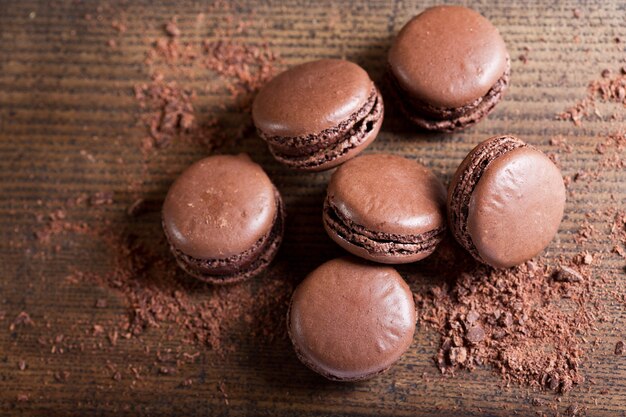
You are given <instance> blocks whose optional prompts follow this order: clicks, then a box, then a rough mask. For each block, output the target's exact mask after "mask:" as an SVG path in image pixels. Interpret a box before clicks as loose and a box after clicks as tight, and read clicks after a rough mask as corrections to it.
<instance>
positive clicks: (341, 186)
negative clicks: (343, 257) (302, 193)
mask: <svg viewBox="0 0 626 417" xmlns="http://www.w3.org/2000/svg"><path fill="white" fill-rule="evenodd" d="M445 210H446V190H445V187H444V186H443V184H442V183H441V181H440V180H439V179H438V178H437V177H436V176H435V175H434V174H433V173H432V172H430V170H428V168H426V167H425V166H423V165H421V164H419V163H417V162H415V161H413V160H410V159H406V158H403V157H401V156H395V155H387V154H369V155H364V156H359V157H357V158H354V159H352V160H350V161H348V162H346V163H345V164H343V165H342V166H340V167H339V168H338V169H337V171H335V172H334V173H333V175H332V177H331V179H330V183H329V184H328V190H327V194H326V199H325V201H324V210H323V221H324V228H325V229H326V232H327V233H328V235H329V236H330V237H331V238H332V239H333V240H334V241H335V242H337V243H338V244H339V245H340V246H341V247H343V248H344V249H346V250H347V251H348V252H350V253H352V254H354V255H357V256H360V257H361V258H365V259H368V260H371V261H376V262H381V263H388V264H400V263H408V262H415V261H418V260H420V259H423V258H425V257H426V256H428V255H430V254H431V253H433V251H434V250H435V248H436V247H437V245H438V244H439V242H440V241H441V240H442V239H443V236H444V233H445V229H446V220H445V219H446V216H445Z"/></svg>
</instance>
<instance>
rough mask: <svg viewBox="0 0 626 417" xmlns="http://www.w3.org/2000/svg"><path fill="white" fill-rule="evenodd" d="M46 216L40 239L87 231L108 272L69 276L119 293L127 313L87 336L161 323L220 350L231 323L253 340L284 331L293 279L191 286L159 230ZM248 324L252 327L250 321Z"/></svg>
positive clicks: (127, 333) (128, 332)
mask: <svg viewBox="0 0 626 417" xmlns="http://www.w3.org/2000/svg"><path fill="white" fill-rule="evenodd" d="M48 217H49V218H50V220H49V224H47V225H44V230H45V231H46V232H45V233H44V234H45V236H46V240H45V241H44V242H43V243H44V244H53V243H52V241H53V240H54V238H55V236H56V235H60V237H62V238H63V239H70V238H72V236H76V235H87V236H90V237H92V238H94V239H97V240H99V241H101V242H102V244H104V245H105V247H106V248H107V253H109V254H110V256H111V259H110V263H111V265H112V270H111V271H110V272H109V273H106V274H102V273H94V272H89V271H81V270H77V269H74V270H73V271H72V277H73V282H77V283H78V282H90V283H95V284H97V285H100V286H102V287H106V288H111V289H113V290H116V291H118V292H121V293H122V294H123V295H124V296H125V298H126V300H127V302H128V305H129V316H128V317H127V318H126V319H125V320H122V321H120V324H119V325H118V326H117V327H116V328H110V329H107V328H105V326H103V325H101V324H98V323H94V324H92V331H91V334H92V335H93V336H98V335H106V337H107V339H108V341H109V343H110V345H111V346H115V345H116V344H117V343H118V339H119V338H120V337H123V338H130V337H133V336H138V335H140V334H142V333H143V332H144V331H145V330H147V329H149V328H153V327H163V326H166V325H169V326H174V327H175V328H177V329H180V330H181V331H182V332H183V333H184V334H185V335H186V336H185V339H184V341H185V342H186V343H199V344H202V345H206V346H208V347H210V348H212V349H213V350H215V351H216V352H218V353H220V354H224V353H226V352H228V351H232V350H234V345H232V344H225V343H226V342H228V339H229V338H231V336H232V332H233V331H234V330H233V329H234V328H235V327H236V326H237V323H238V322H239V323H243V324H244V325H246V326H250V327H251V328H250V329H248V330H247V331H246V334H249V335H250V336H251V337H254V338H255V339H256V340H257V343H258V342H259V341H263V340H264V341H272V340H275V339H277V338H284V337H285V329H284V326H285V324H284V315H285V312H286V308H287V303H288V299H289V296H290V295H291V291H292V288H293V283H292V282H289V281H286V280H284V278H282V277H278V276H275V275H271V274H266V275H265V276H263V277H262V278H260V279H259V280H258V282H256V285H253V283H249V284H248V285H238V286H233V287H212V286H207V285H204V284H198V283H197V282H196V281H195V280H191V279H190V278H188V277H187V276H186V275H184V274H183V273H181V272H180V271H179V269H178V267H177V266H176V264H175V261H174V260H173V259H172V257H171V256H170V254H169V249H168V247H167V243H166V241H165V239H164V238H163V237H162V235H161V234H160V233H159V234H158V236H157V237H154V238H146V239H142V238H140V237H139V236H137V235H136V234H134V233H132V232H131V231H129V230H124V229H123V230H118V229H116V228H114V227H112V226H111V225H110V224H108V223H107V222H106V221H103V222H102V224H101V225H99V226H91V227H82V226H80V227H79V226H76V225H74V224H73V223H72V222H71V221H69V220H68V219H67V218H66V216H65V215H64V216H63V219H64V220H63V224H62V226H58V225H57V223H58V220H57V218H56V216H48ZM157 232H158V231H157ZM100 305H102V303H101V302H100ZM96 307H98V302H97V304H96ZM25 314H26V313H23V314H22V315H20V317H23V318H22V319H21V322H28V320H29V319H30V318H28V319H26V317H28V316H27V315H26V316H24V315H25ZM255 323H258V324H259V325H257V326H254V324H255ZM261 323H262V325H260V324H261Z"/></svg>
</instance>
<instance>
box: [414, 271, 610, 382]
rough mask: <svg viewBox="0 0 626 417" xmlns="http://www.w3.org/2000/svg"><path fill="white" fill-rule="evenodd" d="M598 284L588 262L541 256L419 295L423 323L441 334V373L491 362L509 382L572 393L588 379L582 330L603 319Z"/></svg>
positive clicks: (438, 359) (459, 278)
mask: <svg viewBox="0 0 626 417" xmlns="http://www.w3.org/2000/svg"><path fill="white" fill-rule="evenodd" d="M593 285H594V284H593V280H592V279H591V275H590V272H589V270H588V267H586V266H583V267H581V266H576V265H573V264H571V265H565V264H561V265H556V266H552V265H549V264H547V263H545V262H544V261H543V260H541V259H537V260H534V261H529V262H527V263H526V264H524V265H521V266H518V267H516V268H511V269H507V270H493V269H491V268H488V267H485V266H474V267H473V268H472V269H470V270H469V272H460V273H459V275H458V276H457V277H456V281H455V282H453V284H452V285H451V286H450V285H448V284H443V285H440V286H435V287H433V288H431V289H430V290H429V291H427V292H426V293H423V294H421V293H418V294H415V299H416V302H417V306H418V311H419V319H420V321H421V322H423V323H425V324H427V325H429V326H430V327H432V328H434V329H435V330H437V331H438V332H439V333H440V334H441V344H440V347H439V350H438V352H437V355H436V357H435V362H436V364H437V366H438V367H439V369H440V371H441V372H442V373H444V374H454V371H455V370H456V369H469V370H471V369H473V368H475V367H476V366H483V365H489V366H491V367H493V368H494V369H496V370H497V371H498V373H500V374H501V376H502V377H503V378H504V379H505V380H506V381H515V382H518V383H521V384H524V385H531V386H537V387H540V388H543V389H550V390H553V391H557V392H566V391H569V390H570V389H572V387H573V386H574V385H577V384H580V383H581V382H582V381H583V380H584V378H583V376H582V374H581V370H580V366H579V365H580V361H581V360H582V358H583V355H584V349H583V342H582V341H581V340H580V338H579V336H578V335H579V334H582V335H584V334H585V333H586V332H587V331H588V330H589V329H590V328H591V327H592V326H593V325H594V323H595V321H596V320H597V315H598V313H599V307H598V306H597V305H595V304H593V300H594V298H593V292H592V288H593ZM573 311H575V312H576V314H572V312H573Z"/></svg>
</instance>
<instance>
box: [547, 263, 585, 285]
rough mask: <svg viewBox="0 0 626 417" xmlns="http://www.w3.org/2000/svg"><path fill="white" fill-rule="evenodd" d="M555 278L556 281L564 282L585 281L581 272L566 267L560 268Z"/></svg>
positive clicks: (561, 266)
mask: <svg viewBox="0 0 626 417" xmlns="http://www.w3.org/2000/svg"><path fill="white" fill-rule="evenodd" d="M553 278H554V279H555V280H556V281H563V282H581V281H582V280H583V276H582V274H581V273H580V272H578V271H576V270H575V269H574V268H570V267H569V266H565V265H560V266H559V268H558V269H557V270H556V271H555V273H554V275H553Z"/></svg>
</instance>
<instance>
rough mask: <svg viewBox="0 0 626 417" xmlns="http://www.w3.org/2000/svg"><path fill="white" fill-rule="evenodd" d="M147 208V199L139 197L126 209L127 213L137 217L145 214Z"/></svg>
mask: <svg viewBox="0 0 626 417" xmlns="http://www.w3.org/2000/svg"><path fill="white" fill-rule="evenodd" d="M145 210H146V200H145V199H143V198H137V199H136V200H134V201H133V202H132V203H131V204H130V206H128V208H127V209H126V214H128V215H129V216H130V217H137V216H139V215H140V214H143V213H144V212H145Z"/></svg>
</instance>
